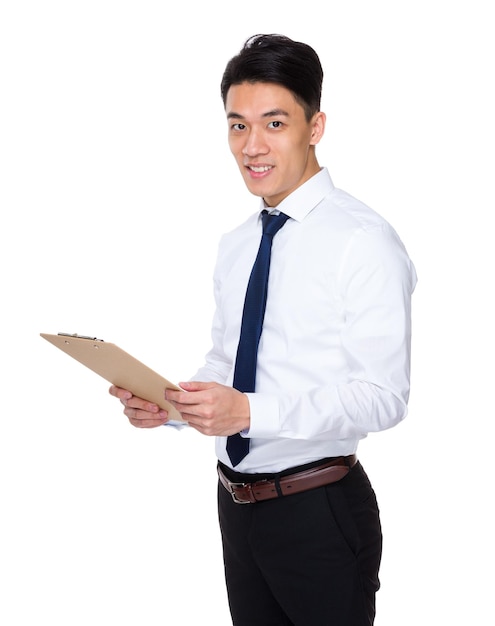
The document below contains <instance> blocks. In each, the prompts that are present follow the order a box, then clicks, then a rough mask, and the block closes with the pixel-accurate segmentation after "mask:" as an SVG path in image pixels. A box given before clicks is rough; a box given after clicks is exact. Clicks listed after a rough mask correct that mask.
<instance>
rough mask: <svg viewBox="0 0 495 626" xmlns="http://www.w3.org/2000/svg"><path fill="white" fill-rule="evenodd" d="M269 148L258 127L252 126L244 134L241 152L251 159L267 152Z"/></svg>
mask: <svg viewBox="0 0 495 626" xmlns="http://www.w3.org/2000/svg"><path fill="white" fill-rule="evenodd" d="M269 150H270V148H269V147H268V145H267V143H266V141H265V139H264V136H263V133H262V132H261V131H260V130H258V129H254V128H252V129H251V130H250V131H249V133H248V134H247V136H246V142H245V144H244V147H243V149H242V154H243V155H244V156H247V157H249V158H251V159H252V158H253V157H255V156H258V155H260V154H267V153H268V152H269Z"/></svg>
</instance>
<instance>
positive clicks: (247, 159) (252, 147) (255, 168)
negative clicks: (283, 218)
mask: <svg viewBox="0 0 495 626" xmlns="http://www.w3.org/2000/svg"><path fill="white" fill-rule="evenodd" d="M225 110H226V113H227V121H228V124H229V146H230V150H231V151H232V154H233V155H234V157H235V159H236V161H237V165H238V166H239V169H240V171H241V174H242V176H243V178H244V182H245V183H246V185H247V188H248V189H249V191H250V192H251V193H253V194H254V195H255V196H260V197H262V198H263V199H264V200H265V202H266V204H267V205H268V206H270V207H274V206H277V205H278V204H280V202H282V200H284V199H285V198H286V197H287V196H288V195H289V194H290V193H292V192H293V191H294V190H295V189H297V188H298V187H299V186H300V185H302V184H303V183H305V182H306V181H307V180H308V179H309V178H311V177H312V176H314V175H315V174H316V173H318V172H319V170H320V166H319V165H318V162H317V160H316V155H315V146H316V144H317V143H318V142H319V141H320V139H321V137H322V136H323V132H324V129H325V114H324V113H322V112H321V111H320V112H318V113H315V115H313V117H312V118H311V120H310V121H309V122H308V120H307V119H306V116H305V114H304V109H303V107H302V106H301V105H300V104H299V103H298V102H297V100H296V99H295V97H294V95H293V94H292V92H291V91H289V90H288V89H286V88H285V87H282V86H281V85H277V84H274V83H241V84H240V85H232V86H231V87H230V89H229V91H228V93H227V98H226V101H225Z"/></svg>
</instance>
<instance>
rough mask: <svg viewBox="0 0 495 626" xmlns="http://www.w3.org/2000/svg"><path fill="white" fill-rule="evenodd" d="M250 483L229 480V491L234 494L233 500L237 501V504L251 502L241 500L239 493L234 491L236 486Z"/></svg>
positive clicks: (246, 485)
mask: <svg viewBox="0 0 495 626" xmlns="http://www.w3.org/2000/svg"><path fill="white" fill-rule="evenodd" d="M248 486H249V484H248V483H231V482H230V481H229V493H230V495H231V496H232V500H233V501H234V502H235V503H236V504H251V502H250V501H249V500H239V498H238V497H237V494H236V493H235V491H234V488H235V487H240V488H243V487H248Z"/></svg>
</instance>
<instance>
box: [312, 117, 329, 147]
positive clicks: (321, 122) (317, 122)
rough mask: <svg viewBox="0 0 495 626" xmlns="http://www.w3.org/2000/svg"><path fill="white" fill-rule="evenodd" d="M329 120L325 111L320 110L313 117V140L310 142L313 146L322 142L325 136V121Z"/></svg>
mask: <svg viewBox="0 0 495 626" xmlns="http://www.w3.org/2000/svg"><path fill="white" fill-rule="evenodd" d="M326 121H327V116H326V115H325V113H323V111H318V113H315V114H314V115H313V119H312V120H311V126H312V130H311V141H310V142H309V143H310V145H311V146H316V144H317V143H319V142H320V139H321V138H322V137H323V133H324V132H325V122H326Z"/></svg>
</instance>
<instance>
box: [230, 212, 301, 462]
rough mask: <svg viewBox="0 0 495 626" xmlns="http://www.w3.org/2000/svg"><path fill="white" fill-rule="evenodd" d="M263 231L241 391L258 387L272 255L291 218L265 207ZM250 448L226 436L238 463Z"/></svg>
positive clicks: (249, 296) (240, 356) (241, 348)
mask: <svg viewBox="0 0 495 626" xmlns="http://www.w3.org/2000/svg"><path fill="white" fill-rule="evenodd" d="M262 218H263V235H262V237H261V243H260V247H259V250H258V256H257V257H256V261H255V262H254V265H253V269H252V270H251V276H250V277H249V282H248V286H247V290H246V299H245V301H244V311H243V313H242V324H241V335H240V339H239V345H238V347H237V357H236V361H235V370H234V382H233V387H234V388H235V389H238V390H239V391H243V392H249V391H254V390H255V383H256V362H257V357H258V344H259V341H260V337H261V330H262V327H263V318H264V316H265V307H266V296H267V290H268V274H269V272H270V255H271V250H272V241H273V237H274V236H275V234H276V233H277V232H278V231H279V230H280V228H282V226H283V225H284V224H285V222H286V221H287V220H288V219H289V216H288V215H285V214H284V213H280V214H279V215H270V214H269V213H267V212H266V211H263V216H262ZM248 452H249V438H247V437H241V435H240V434H239V433H236V434H235V435H231V436H230V437H228V438H227V453H228V455H229V458H230V460H231V461H232V465H233V466H234V467H235V466H236V465H238V464H239V463H240V462H241V461H242V459H243V458H244V457H245V456H246V454H247V453H248Z"/></svg>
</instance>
